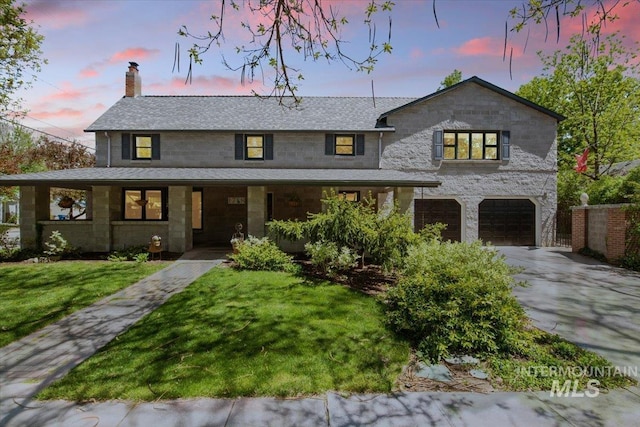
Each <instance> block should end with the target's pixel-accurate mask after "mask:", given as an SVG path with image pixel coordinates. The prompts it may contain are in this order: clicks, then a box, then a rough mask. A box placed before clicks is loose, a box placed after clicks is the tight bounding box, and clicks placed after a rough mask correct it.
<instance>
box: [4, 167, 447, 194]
mask: <svg viewBox="0 0 640 427" xmlns="http://www.w3.org/2000/svg"><path fill="white" fill-rule="evenodd" d="M45 182H46V183H47V184H49V185H52V186H56V187H64V188H81V189H82V188H90V187H91V186H92V185H154V186H157V185H266V184H269V185H292V184H304V185H327V186H331V185H356V186H366V185H371V186H395V187H437V186H438V185H440V181H439V180H437V179H436V177H435V175H434V174H433V173H426V172H422V173H421V172H404V171H398V170H392V169H269V168H129V167H124V168H105V167H93V168H83V169H66V170H57V171H45V172H35V173H29V174H21V175H2V176H0V185H3V186H10V185H40V184H42V183H45Z"/></svg>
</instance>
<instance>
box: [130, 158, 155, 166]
mask: <svg viewBox="0 0 640 427" xmlns="http://www.w3.org/2000/svg"><path fill="white" fill-rule="evenodd" d="M149 163H151V159H131V164H134V165H146V164H149Z"/></svg>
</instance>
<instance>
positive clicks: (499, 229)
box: [478, 199, 536, 246]
mask: <svg viewBox="0 0 640 427" xmlns="http://www.w3.org/2000/svg"><path fill="white" fill-rule="evenodd" d="M478 237H479V238H480V239H481V240H483V241H484V242H491V243H492V244H494V245H503V246H534V245H535V243H536V207H535V205H534V204H533V203H532V202H531V201H530V200H522V199H512V200H504V199H486V200H483V201H482V203H480V211H479V226H478Z"/></svg>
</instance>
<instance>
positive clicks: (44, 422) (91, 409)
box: [0, 248, 640, 427]
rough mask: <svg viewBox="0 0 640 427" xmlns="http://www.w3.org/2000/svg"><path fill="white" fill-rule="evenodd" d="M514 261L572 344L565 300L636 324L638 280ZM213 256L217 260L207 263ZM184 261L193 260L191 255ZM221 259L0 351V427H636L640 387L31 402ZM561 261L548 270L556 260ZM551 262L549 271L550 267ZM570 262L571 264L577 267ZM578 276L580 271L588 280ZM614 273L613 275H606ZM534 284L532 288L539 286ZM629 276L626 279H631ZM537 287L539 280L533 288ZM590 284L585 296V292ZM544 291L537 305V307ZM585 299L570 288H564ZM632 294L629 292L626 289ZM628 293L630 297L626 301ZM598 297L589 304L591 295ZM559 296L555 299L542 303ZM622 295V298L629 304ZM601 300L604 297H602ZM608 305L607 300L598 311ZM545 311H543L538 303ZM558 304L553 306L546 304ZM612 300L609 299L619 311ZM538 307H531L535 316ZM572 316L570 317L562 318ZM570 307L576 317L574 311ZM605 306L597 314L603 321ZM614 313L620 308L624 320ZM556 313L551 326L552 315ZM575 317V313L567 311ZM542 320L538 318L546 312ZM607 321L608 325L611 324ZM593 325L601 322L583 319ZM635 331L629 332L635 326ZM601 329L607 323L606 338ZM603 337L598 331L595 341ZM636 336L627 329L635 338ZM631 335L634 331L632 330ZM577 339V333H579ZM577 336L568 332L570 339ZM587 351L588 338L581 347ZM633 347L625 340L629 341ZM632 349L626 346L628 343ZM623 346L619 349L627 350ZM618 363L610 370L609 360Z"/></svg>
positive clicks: (164, 277)
mask: <svg viewBox="0 0 640 427" xmlns="http://www.w3.org/2000/svg"><path fill="white" fill-rule="evenodd" d="M501 250H503V252H504V253H505V255H507V256H508V262H510V263H511V264H519V265H524V266H525V268H527V271H525V272H524V273H523V274H522V276H521V277H522V278H527V279H528V280H531V281H532V282H534V283H533V284H532V286H531V287H530V288H526V289H523V290H519V291H518V292H519V295H518V297H519V298H520V299H521V301H522V302H523V303H524V304H525V305H527V304H532V303H535V304H537V305H540V306H539V307H538V306H537V305H534V306H531V307H529V312H530V313H531V315H532V316H534V321H536V322H537V323H538V324H539V325H540V326H543V327H544V326H545V325H547V326H548V325H553V326H552V327H551V329H553V330H554V331H555V332H559V331H561V330H562V331H563V334H567V338H569V339H571V335H572V329H571V328H569V327H567V326H566V325H565V323H568V324H575V319H576V316H578V314H579V313H580V312H581V311H580V310H579V309H573V308H572V309H569V308H566V307H564V306H562V304H561V303H562V302H563V301H564V302H566V303H567V304H570V305H571V304H577V303H578V305H587V306H589V305H594V306H597V307H598V309H597V311H596V312H597V313H599V314H600V315H601V316H599V317H597V319H605V320H606V319H608V317H607V315H612V316H614V317H613V318H616V319H617V317H615V316H621V317H623V318H627V319H629V318H630V316H633V314H636V318H635V319H629V323H630V324H632V325H633V324H634V322H638V319H637V317H638V316H637V311H636V310H637V307H638V305H637V300H636V299H634V298H635V297H636V296H637V286H638V283H639V282H638V281H637V278H638V276H637V275H633V274H627V273H625V272H624V271H618V270H616V271H615V273H616V274H613V275H612V274H609V273H611V270H610V269H609V267H607V266H603V265H602V264H598V263H595V264H591V263H589V262H586V261H585V260H582V259H578V260H574V259H573V257H571V256H570V255H569V254H567V253H566V252H564V251H562V250H549V249H536V250H531V251H529V250H528V249H527V248H501ZM215 256H217V255H216V254H214V253H211V254H210V255H209V258H214V257H215ZM185 258H197V256H196V255H194V254H191V255H189V256H187V257H185ZM218 262H219V261H196V260H194V261H187V260H182V261H178V262H176V263H175V264H173V265H172V266H171V267H169V268H167V269H165V270H163V271H161V272H159V273H156V274H155V275H153V276H150V277H149V278H147V279H145V280H143V281H141V282H139V283H138V284H136V285H133V286H132V287H130V288H127V289H125V290H123V291H122V292H120V293H119V294H115V295H112V296H110V297H108V298H106V299H105V300H103V301H100V302H99V303H97V304H96V305H94V306H92V307H89V308H87V309H86V310H83V311H82V312H78V313H76V314H74V315H72V316H69V317H68V318H66V319H63V320H61V321H60V322H58V323H57V324H56V326H54V325H52V326H51V327H47V328H45V329H43V330H41V331H39V332H37V333H35V334H33V335H32V336H30V337H27V338H25V339H23V340H20V341H18V342H17V343H13V344H10V345H9V346H7V347H4V348H2V349H0V360H2V365H1V367H0V387H1V388H0V426H5V425H6V426H149V425H152V426H154V427H162V426H360V425H377V426H412V425H416V426H428V425H443V426H491V427H498V426H564V425H573V426H637V425H638V424H639V422H638V420H640V389H639V388H638V387H632V388H629V389H624V390H615V391H612V392H609V393H600V394H599V395H598V396H596V397H592V398H590V397H586V396H583V397H570V396H568V397H564V396H563V397H558V396H554V397H551V396H550V393H549V392H548V391H546V392H536V393H492V394H477V393H402V394H394V395H367V394H361V395H351V396H342V395H340V394H336V393H326V394H324V395H321V396H317V397H311V398H304V399H274V398H241V399H193V400H173V401H157V402H148V403H135V402H128V401H108V402H100V403H86V404H78V403H74V402H66V401H46V402H40V401H34V400H32V396H33V395H34V393H37V391H39V390H41V389H42V388H43V387H45V386H46V385H47V384H48V383H50V382H51V381H52V380H53V379H55V378H59V377H61V376H62V375H64V374H65V373H66V372H67V371H68V370H69V369H71V368H72V367H73V366H75V365H77V364H78V363H80V361H82V360H84V359H85V358H87V357H89V356H90V355H91V354H93V352H94V351H96V350H97V349H98V348H99V347H101V346H102V345H104V344H106V343H107V342H108V341H109V340H111V339H112V338H113V337H114V336H116V335H118V334H119V333H120V332H121V331H122V330H125V329H126V328H128V327H129V326H130V325H131V324H133V323H134V322H135V321H136V320H137V319H139V318H140V317H142V316H143V315H144V314H146V313H148V312H149V311H151V310H153V309H154V308H156V307H157V306H159V305H160V304H161V303H162V302H163V301H165V300H166V299H167V298H168V297H169V296H170V295H172V294H175V293H176V292H179V291H181V290H182V289H184V287H186V286H187V285H188V284H189V283H191V281H192V280H193V279H194V278H196V277H198V276H199V275H200V274H203V273H204V272H206V271H208V270H209V269H210V268H211V267H213V266H214V265H215V264H217V263H218ZM556 262H557V263H559V264H558V265H556V264H555V263H556ZM549 263H550V264H549ZM574 263H576V264H574ZM585 265H587V266H589V265H595V266H596V267H593V268H594V271H595V272H597V271H602V272H604V273H606V274H603V276H602V277H600V276H597V277H596V278H595V279H594V280H595V281H594V282H593V283H592V281H591V280H587V281H588V282H589V283H590V284H591V285H593V286H591V285H590V286H589V289H590V291H591V292H593V293H587V294H582V293H581V295H582V299H581V298H578V301H577V302H576V301H575V299H574V300H571V299H569V300H565V298H564V297H562V298H560V297H559V294H558V292H560V291H559V290H558V289H556V288H557V287H558V286H562V287H567V286H578V285H576V284H580V283H582V282H584V281H585V279H584V277H585V276H586V277H592V272H591V270H590V269H591V267H585ZM585 269H586V270H587V271H588V272H586V273H585ZM610 276H613V279H611V278H610ZM540 277H541V279H540V280H539V281H538V280H537V279H538V278H540ZM607 278H609V279H610V280H611V282H607V283H609V284H610V286H611V289H608V288H607V289H608V290H602V291H598V289H597V284H598V283H601V282H602V281H603V280H606V279H607ZM627 278H630V281H629V282H627ZM534 280H536V281H534ZM592 287H593V288H592ZM620 290H622V292H624V293H623V294H620V295H626V296H627V297H629V298H630V301H629V303H628V304H626V305H624V307H623V308H620V310H621V311H620V312H615V313H611V312H606V310H608V308H607V307H608V306H606V307H600V305H599V304H605V303H604V302H603V300H602V299H603V298H604V297H603V294H602V292H605V294H606V293H607V292H613V293H619V292H617V291H620ZM538 292H542V295H541V296H540V297H539V300H534V297H535V296H536V295H537V293H538ZM573 292H583V290H576V289H574V290H572V291H570V292H569V294H570V295H571V294H572V293H573ZM634 292H635V293H634ZM628 294H630V295H628ZM592 297H593V298H598V299H600V301H592V300H591V298H592ZM556 298H557V299H559V300H558V301H557V302H556V303H554V302H552V301H548V300H549V299H551V300H555V299H556ZM625 298H626V297H623V300H625ZM607 301H609V300H607ZM609 303H611V304H613V302H612V301H609V302H608V303H606V304H609ZM545 304H546V305H545ZM553 304H555V305H553ZM616 304H617V303H616ZM537 310H538V311H537ZM566 310H569V311H566ZM571 310H575V312H577V313H578V314H575V313H574V312H572V311H571ZM602 310H605V312H604V313H601V311H602ZM622 310H626V311H625V312H624V313H622ZM554 312H560V315H559V316H557V317H555V318H553V317H551V315H552V313H554ZM572 313H574V314H572ZM542 314H545V316H546V317H545V316H542ZM607 322H608V320H607ZM588 323H589V325H590V327H597V326H598V323H597V322H591V320H588ZM636 326H637V325H636ZM607 330H609V327H608V326H607V327H604V328H603V331H605V332H606V331H607ZM599 331H600V329H596V332H594V339H595V336H596V335H597V334H598V333H599ZM634 331H635V330H634ZM630 334H635V338H636V339H637V338H638V334H637V333H636V332H630ZM577 337H580V335H578V336H577ZM573 338H576V336H573ZM608 339H609V338H605V339H604V341H605V342H604V343H601V345H600V346H601V347H605V348H608V349H610V350H611V353H612V354H615V353H620V354H629V355H630V356H629V358H626V357H625V358H623V359H620V361H621V362H625V363H626V362H628V363H635V360H636V359H635V357H637V356H638V352H640V347H638V346H636V347H635V350H633V349H629V350H625V351H622V352H619V351H618V352H616V351H615V349H616V344H615V341H612V342H610V341H607V340H608ZM578 341H579V342H580V343H582V344H584V343H585V342H583V341H585V340H578ZM632 341H633V340H632ZM631 344H632V343H631ZM623 346H624V348H626V346H627V343H623ZM614 363H617V361H616V362H614Z"/></svg>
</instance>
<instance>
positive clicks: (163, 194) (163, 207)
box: [121, 187, 169, 222]
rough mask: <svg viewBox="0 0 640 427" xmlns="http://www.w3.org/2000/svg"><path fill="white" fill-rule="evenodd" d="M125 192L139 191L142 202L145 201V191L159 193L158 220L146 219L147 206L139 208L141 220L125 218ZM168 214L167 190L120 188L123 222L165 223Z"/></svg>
mask: <svg viewBox="0 0 640 427" xmlns="http://www.w3.org/2000/svg"><path fill="white" fill-rule="evenodd" d="M127 191H140V197H141V198H142V199H143V200H147V196H146V193H147V191H160V213H161V216H160V219H154V218H151V219H148V218H147V205H146V204H145V205H143V206H140V208H141V209H142V218H127V217H126V206H127ZM168 212H169V200H168V190H167V188H162V187H160V188H158V187H153V188H141V187H126V188H122V215H121V217H122V220H123V221H132V222H136V221H137V222H140V221H167V220H168Z"/></svg>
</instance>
